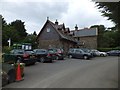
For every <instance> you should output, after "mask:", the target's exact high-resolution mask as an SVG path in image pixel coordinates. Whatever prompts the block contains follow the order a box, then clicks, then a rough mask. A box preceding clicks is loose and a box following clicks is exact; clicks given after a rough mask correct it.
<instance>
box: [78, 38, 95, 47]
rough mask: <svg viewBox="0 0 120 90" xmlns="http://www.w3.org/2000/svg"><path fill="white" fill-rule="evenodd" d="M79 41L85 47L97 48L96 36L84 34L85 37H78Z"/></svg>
mask: <svg viewBox="0 0 120 90" xmlns="http://www.w3.org/2000/svg"><path fill="white" fill-rule="evenodd" d="M80 41H81V42H83V43H84V46H82V47H86V48H93V49H96V48H97V36H86V37H80Z"/></svg>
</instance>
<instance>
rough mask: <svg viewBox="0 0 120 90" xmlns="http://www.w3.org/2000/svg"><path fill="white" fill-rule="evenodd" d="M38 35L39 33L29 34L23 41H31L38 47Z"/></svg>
mask: <svg viewBox="0 0 120 90" xmlns="http://www.w3.org/2000/svg"><path fill="white" fill-rule="evenodd" d="M36 37H37V35H34V33H33V34H28V35H27V36H26V38H25V39H24V40H23V41H22V42H23V43H31V44H32V47H33V48H37V42H36Z"/></svg>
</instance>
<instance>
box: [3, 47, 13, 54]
mask: <svg viewBox="0 0 120 90" xmlns="http://www.w3.org/2000/svg"><path fill="white" fill-rule="evenodd" d="M11 50H12V47H8V46H4V47H3V48H2V53H10V51H11Z"/></svg>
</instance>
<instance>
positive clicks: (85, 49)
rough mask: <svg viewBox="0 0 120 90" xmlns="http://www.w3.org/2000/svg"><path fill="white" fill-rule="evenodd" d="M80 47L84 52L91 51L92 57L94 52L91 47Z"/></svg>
mask: <svg viewBox="0 0 120 90" xmlns="http://www.w3.org/2000/svg"><path fill="white" fill-rule="evenodd" d="M80 49H82V50H83V51H84V52H88V53H91V55H92V57H94V56H95V55H94V52H93V51H92V50H91V49H88V48H80Z"/></svg>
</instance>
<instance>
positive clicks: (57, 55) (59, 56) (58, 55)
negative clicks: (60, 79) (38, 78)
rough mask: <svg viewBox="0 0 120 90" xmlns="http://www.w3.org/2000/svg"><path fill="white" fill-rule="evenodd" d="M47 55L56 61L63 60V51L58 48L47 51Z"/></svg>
mask: <svg viewBox="0 0 120 90" xmlns="http://www.w3.org/2000/svg"><path fill="white" fill-rule="evenodd" d="M48 51H49V53H51V54H52V56H53V58H54V59H56V60H63V59H64V51H63V49H60V48H51V49H48Z"/></svg>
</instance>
